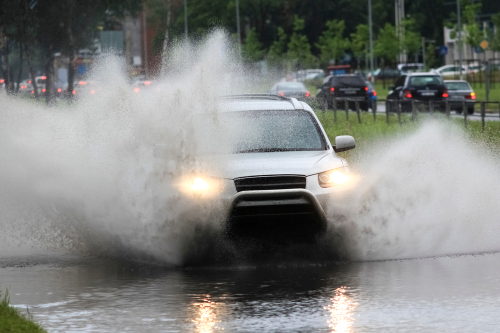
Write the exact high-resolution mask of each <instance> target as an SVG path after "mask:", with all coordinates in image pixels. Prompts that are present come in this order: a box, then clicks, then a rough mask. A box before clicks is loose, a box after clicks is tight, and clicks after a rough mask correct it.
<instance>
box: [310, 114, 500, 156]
mask: <svg viewBox="0 0 500 333" xmlns="http://www.w3.org/2000/svg"><path fill="white" fill-rule="evenodd" d="M316 115H317V116H318V119H319V120H320V122H321V124H322V125H323V128H324V129H325V132H326V134H327V135H328V138H329V139H330V142H332V143H334V142H335V137H336V136H338V135H351V136H353V137H354V139H355V140H356V145H357V146H359V147H363V146H368V145H369V144H371V143H373V141H376V140H381V139H389V138H393V137H396V136H398V135H409V134H411V133H413V132H414V131H415V130H417V129H418V127H419V126H420V125H421V123H422V120H424V119H428V118H429V117H430V116H429V115H428V114H420V115H419V119H417V120H415V121H413V120H412V119H411V115H410V114H402V115H401V125H400V124H399V122H398V118H397V116H395V115H391V116H390V117H389V124H387V123H386V116H385V114H382V115H381V114H377V116H376V119H375V121H374V118H373V114H371V113H367V112H361V123H358V118H357V115H356V114H355V113H353V112H350V113H349V119H346V114H345V112H344V111H337V121H336V122H335V119H334V113H333V111H331V110H329V111H327V112H323V111H320V110H319V109H318V110H317V111H316ZM434 117H435V118H441V119H442V121H447V122H452V123H454V124H456V125H457V126H460V127H462V128H463V127H464V120H463V118H446V117H445V116H444V115H443V114H435V116H434ZM465 135H467V136H468V137H469V138H470V139H471V140H475V141H477V142H480V143H482V144H483V145H485V146H487V147H489V148H490V149H493V150H495V151H497V152H498V151H500V122H498V121H487V122H486V123H485V129H484V132H483V131H482V126H481V121H470V120H469V121H468V122H467V129H466V130H465ZM360 151H361V150H357V149H355V150H351V151H347V152H344V153H341V156H342V157H344V158H346V159H347V160H348V161H349V162H354V161H355V160H356V159H357V155H356V154H357V152H360Z"/></svg>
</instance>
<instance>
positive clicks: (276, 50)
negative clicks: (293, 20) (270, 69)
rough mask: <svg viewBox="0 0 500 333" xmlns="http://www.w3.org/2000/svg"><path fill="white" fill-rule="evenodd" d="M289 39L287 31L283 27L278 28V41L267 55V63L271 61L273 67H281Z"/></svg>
mask: <svg viewBox="0 0 500 333" xmlns="http://www.w3.org/2000/svg"><path fill="white" fill-rule="evenodd" d="M287 39H288V36H287V35H286V33H285V30H284V29H283V28H282V27H278V39H277V40H276V41H274V43H273V44H272V45H271V47H270V48H269V52H268V53H267V61H269V63H270V64H271V65H279V64H280V63H282V61H283V56H284V54H285V51H286V44H287V42H286V41H287Z"/></svg>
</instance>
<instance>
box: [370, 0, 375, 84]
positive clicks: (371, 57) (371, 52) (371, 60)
mask: <svg viewBox="0 0 500 333" xmlns="http://www.w3.org/2000/svg"><path fill="white" fill-rule="evenodd" d="M368 30H370V73H371V76H370V78H371V81H372V83H374V82H375V75H374V74H373V27H372V0H368Z"/></svg>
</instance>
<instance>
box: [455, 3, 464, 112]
mask: <svg viewBox="0 0 500 333" xmlns="http://www.w3.org/2000/svg"><path fill="white" fill-rule="evenodd" d="M457 21H458V22H457V26H458V66H459V67H460V69H459V70H460V80H463V73H462V21H461V19H460V0H457ZM464 112H465V111H464Z"/></svg>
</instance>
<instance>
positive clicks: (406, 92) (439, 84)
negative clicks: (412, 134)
mask: <svg viewBox="0 0 500 333" xmlns="http://www.w3.org/2000/svg"><path fill="white" fill-rule="evenodd" d="M389 89H390V91H389V94H388V95H387V101H386V109H387V111H389V112H394V111H396V110H397V107H398V103H400V105H401V111H403V112H410V111H411V102H412V101H419V102H428V101H432V105H433V106H434V108H435V109H442V110H444V108H445V102H446V100H447V99H448V89H447V88H446V86H445V85H444V81H443V78H442V77H441V76H440V75H438V74H436V73H432V72H431V73H412V74H408V75H401V76H400V77H399V78H398V79H397V80H396V84H395V86H394V87H389ZM426 105H427V104H426Z"/></svg>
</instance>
